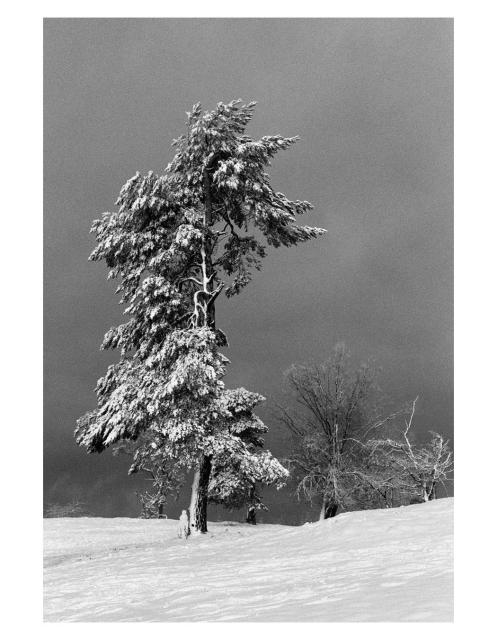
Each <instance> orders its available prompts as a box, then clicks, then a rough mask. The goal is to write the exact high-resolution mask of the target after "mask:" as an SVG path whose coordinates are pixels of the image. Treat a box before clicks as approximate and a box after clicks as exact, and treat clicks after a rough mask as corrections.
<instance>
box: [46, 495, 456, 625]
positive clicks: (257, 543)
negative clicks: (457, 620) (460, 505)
mask: <svg viewBox="0 0 497 640" xmlns="http://www.w3.org/2000/svg"><path fill="white" fill-rule="evenodd" d="M452 519H453V499H451V498H446V499H443V500H436V501H433V502H429V503H427V504H419V505H412V506H409V507H401V508H398V509H384V510H375V511H359V512H353V513H345V514H342V515H339V516H338V517H336V518H333V519H331V520H326V521H324V522H317V523H312V524H305V525H303V526H301V527H289V526H284V525H257V526H255V527H253V526H250V525H244V524H238V523H228V522H214V523H210V524H209V533H207V534H205V535H202V536H199V537H195V538H190V539H189V540H188V541H186V542H185V541H184V540H179V539H178V538H177V537H176V527H177V521H176V520H139V519H131V518H112V519H111V518H57V519H55V518H54V519H47V520H45V525H44V527H45V579H44V584H45V588H44V594H45V620H46V621H114V622H127V621H129V622H131V621H143V622H153V621H157V622H181V621H184V622H187V621H188V622H194V621H218V622H220V621H243V622H289V621H307V622H312V621H320V622H359V621H385V622H386V621H426V622H427V621H430V622H432V621H451V620H452V617H453V567H452V537H453V536H452V529H453V526H452Z"/></svg>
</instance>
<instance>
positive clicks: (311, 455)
mask: <svg viewBox="0 0 497 640" xmlns="http://www.w3.org/2000/svg"><path fill="white" fill-rule="evenodd" d="M377 374H378V370H377V369H376V368H374V367H373V366H372V365H371V364H369V363H368V364H362V365H361V366H360V367H359V368H358V369H357V370H355V371H353V370H352V369H351V366H350V355H349V353H348V351H347V350H346V348H345V346H344V345H343V344H338V345H337V346H336V347H335V349H334V353H333V356H332V357H331V358H330V359H329V360H327V361H326V362H324V363H323V364H319V365H316V364H309V365H298V366H296V365H294V366H293V367H292V368H291V369H290V370H289V371H288V372H287V374H286V379H287V383H288V385H289V387H290V390H291V392H292V395H293V398H294V405H295V408H293V409H290V410H288V409H286V408H283V407H281V406H280V407H279V409H280V418H281V421H282V423H283V424H284V426H285V427H286V428H287V429H288V430H289V431H290V433H291V434H292V440H293V450H292V455H291V457H290V460H289V461H288V462H289V463H290V465H291V467H292V470H293V473H294V475H296V477H297V480H298V485H297V494H298V495H299V496H301V497H303V498H305V499H307V500H309V501H311V502H312V500H313V499H319V500H320V503H321V513H320V519H324V518H330V517H333V516H335V515H336V514H337V512H338V510H339V509H340V508H342V509H343V508H351V507H353V506H354V505H357V504H358V503H360V501H361V500H363V499H364V496H365V495H366V494H367V492H368V491H370V492H373V493H374V495H375V496H376V497H377V498H378V499H379V498H380V496H381V495H382V492H383V491H384V489H386V486H385V487H383V486H380V484H378V482H375V484H373V485H372V486H370V485H371V483H370V485H368V474H367V473H366V471H365V463H366V461H369V465H370V467H371V464H372V452H371V451H370V450H368V448H367V447H366V446H365V444H364V443H365V442H366V441H367V440H368V438H371V437H373V435H375V434H378V433H379V431H380V430H381V429H382V428H383V427H385V425H387V424H388V423H389V422H391V421H392V420H393V419H394V418H395V417H396V416H397V415H398V412H397V413H391V414H386V413H385V410H384V405H385V403H384V401H383V400H382V397H381V393H380V389H379V387H378V384H377ZM370 471H371V469H370ZM368 473H369V472H368ZM370 475H372V474H371V473H370ZM361 495H362V497H361ZM385 499H386V500H388V498H385Z"/></svg>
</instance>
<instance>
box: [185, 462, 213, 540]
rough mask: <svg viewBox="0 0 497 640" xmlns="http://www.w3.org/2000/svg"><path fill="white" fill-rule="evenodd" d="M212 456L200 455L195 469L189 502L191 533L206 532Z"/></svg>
mask: <svg viewBox="0 0 497 640" xmlns="http://www.w3.org/2000/svg"><path fill="white" fill-rule="evenodd" d="M211 467H212V458H211V457H210V456H204V455H203V456H202V457H201V459H200V462H199V466H198V468H197V470H196V471H195V475H194V477H193V483H192V497H191V502H190V530H191V533H192V534H197V533H207V498H208V490H209V478H210V475H211Z"/></svg>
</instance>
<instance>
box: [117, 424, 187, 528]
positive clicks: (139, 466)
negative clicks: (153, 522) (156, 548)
mask: <svg viewBox="0 0 497 640" xmlns="http://www.w3.org/2000/svg"><path fill="white" fill-rule="evenodd" d="M154 445H155V442H154V440H153V439H152V438H150V437H148V436H142V438H141V439H139V441H138V442H130V441H127V440H125V441H122V442H120V443H119V444H118V445H116V446H115V447H114V450H113V453H114V455H127V456H132V457H133V464H132V466H131V469H130V472H131V473H138V472H141V473H142V474H144V475H145V476H146V477H147V479H148V481H149V488H148V489H145V490H143V491H138V492H136V495H137V497H138V500H139V501H140V505H141V513H140V517H142V518H167V514H166V513H165V511H164V507H165V505H166V503H167V502H168V501H169V500H170V499H171V497H172V498H175V499H177V498H178V495H179V492H180V489H181V487H182V485H183V483H184V481H185V474H184V470H183V469H181V468H180V467H179V466H178V465H177V464H176V463H175V461H174V460H172V459H170V458H169V457H167V456H164V455H163V454H162V452H161V451H160V450H159V449H158V447H156V446H154Z"/></svg>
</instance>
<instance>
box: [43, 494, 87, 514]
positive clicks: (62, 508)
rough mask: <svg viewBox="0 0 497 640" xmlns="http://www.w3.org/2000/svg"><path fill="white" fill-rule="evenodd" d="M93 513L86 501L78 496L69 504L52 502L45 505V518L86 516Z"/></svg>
mask: <svg viewBox="0 0 497 640" xmlns="http://www.w3.org/2000/svg"><path fill="white" fill-rule="evenodd" d="M91 515H92V514H91V513H90V512H89V511H88V509H87V508H86V503H84V502H81V500H78V499H77V498H74V500H72V502H69V503H67V504H58V503H50V504H48V505H47V506H46V507H45V518H84V517H90V516H91Z"/></svg>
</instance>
